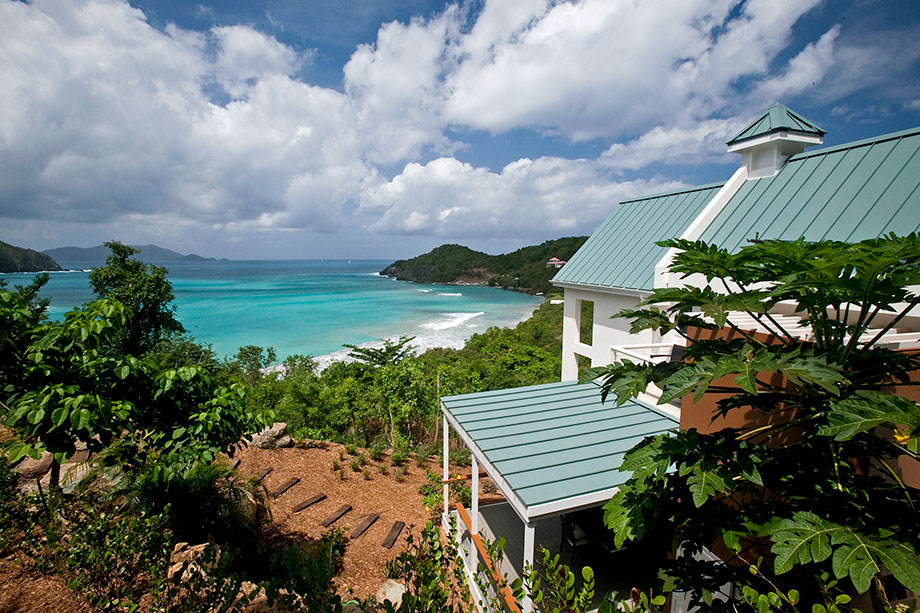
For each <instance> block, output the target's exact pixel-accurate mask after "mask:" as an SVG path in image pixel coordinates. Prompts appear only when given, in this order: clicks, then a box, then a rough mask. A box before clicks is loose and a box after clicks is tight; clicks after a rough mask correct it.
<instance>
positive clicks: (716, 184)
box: [619, 181, 725, 204]
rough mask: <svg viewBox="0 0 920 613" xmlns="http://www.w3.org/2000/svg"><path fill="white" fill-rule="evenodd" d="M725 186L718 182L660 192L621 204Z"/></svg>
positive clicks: (722, 182)
mask: <svg viewBox="0 0 920 613" xmlns="http://www.w3.org/2000/svg"><path fill="white" fill-rule="evenodd" d="M723 185H725V181H716V182H715V183H707V184H705V185H696V186H694V187H685V188H683V189H675V190H673V191H670V192H660V193H657V194H649V195H648V196H639V197H638V198H630V199H629V200H620V202H619V204H628V203H630V202H639V201H640V200H655V199H656V198H664V197H665V196H676V195H678V194H689V193H690V192H700V191H703V190H704V189H712V188H714V187H722V186H723Z"/></svg>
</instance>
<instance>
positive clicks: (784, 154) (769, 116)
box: [726, 102, 825, 179]
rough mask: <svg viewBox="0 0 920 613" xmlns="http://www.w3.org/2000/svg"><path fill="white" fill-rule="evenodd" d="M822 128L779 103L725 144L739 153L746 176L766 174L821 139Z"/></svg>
mask: <svg viewBox="0 0 920 613" xmlns="http://www.w3.org/2000/svg"><path fill="white" fill-rule="evenodd" d="M824 134H825V132H824V130H822V129H821V128H819V127H818V126H817V125H815V124H814V123H812V122H811V121H809V120H807V119H805V118H804V117H802V116H801V115H799V114H798V113H796V112H795V111H792V110H790V109H789V108H787V107H785V106H783V105H782V104H780V103H779V102H777V103H776V104H774V105H773V106H771V107H770V108H769V109H768V110H767V111H766V112H765V113H764V114H763V115H761V116H760V117H758V118H757V119H756V120H754V121H753V122H751V124H750V125H749V126H747V127H746V128H745V129H743V130H742V131H741V132H740V133H739V134H738V135H737V136H735V138H733V139H731V140H730V141H728V143H726V144H727V145H728V152H729V153H740V154H741V156H742V158H741V165H742V166H746V167H747V169H748V178H749V179H756V178H760V177H770V176H773V175H775V174H776V173H777V172H779V169H780V168H782V166H783V164H784V163H785V162H786V160H788V159H789V158H790V157H792V156H793V155H795V154H796V153H801V152H802V151H804V150H805V147H808V146H810V145H820V144H821V143H823V142H824Z"/></svg>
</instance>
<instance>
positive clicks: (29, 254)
mask: <svg viewBox="0 0 920 613" xmlns="http://www.w3.org/2000/svg"><path fill="white" fill-rule="evenodd" d="M43 270H61V267H60V266H58V263H57V262H55V261H54V258H52V257H51V256H48V255H45V254H44V253H41V252H39V251H35V250H33V249H25V248H23V247H16V246H15V245H9V244H7V243H4V242H2V241H0V272H41V271H43Z"/></svg>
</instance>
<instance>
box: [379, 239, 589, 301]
mask: <svg viewBox="0 0 920 613" xmlns="http://www.w3.org/2000/svg"><path fill="white" fill-rule="evenodd" d="M587 238H588V237H586V236H570V237H566V238H557V239H555V240H551V241H546V242H545V243H541V244H539V245H533V246H531V247H523V248H521V249H518V250H517V251H513V252H511V253H506V254H502V255H489V254H488V253H483V252H481V251H474V250H472V249H470V248H469V247H464V246H463V245H441V246H440V247H437V248H435V249H433V250H431V251H430V252H428V253H426V254H424V255H420V256H417V257H414V258H411V259H408V260H398V261H396V262H393V263H392V264H390V265H389V266H387V267H386V268H384V269H383V270H382V271H380V274H382V275H387V276H389V277H395V278H397V279H399V280H401V281H414V282H416V283H461V284H469V285H495V286H501V287H503V288H505V289H514V290H518V291H525V292H529V293H539V292H543V293H546V292H549V291H550V290H551V289H552V285H550V282H549V280H550V279H552V278H553V277H554V276H555V274H556V273H557V272H558V270H557V269H556V268H547V267H546V262H547V260H549V259H550V258H553V257H555V258H559V259H560V260H568V259H569V258H571V257H572V255H573V254H574V253H575V252H576V251H578V248H579V247H581V246H582V244H584V242H585V241H586V240H587Z"/></svg>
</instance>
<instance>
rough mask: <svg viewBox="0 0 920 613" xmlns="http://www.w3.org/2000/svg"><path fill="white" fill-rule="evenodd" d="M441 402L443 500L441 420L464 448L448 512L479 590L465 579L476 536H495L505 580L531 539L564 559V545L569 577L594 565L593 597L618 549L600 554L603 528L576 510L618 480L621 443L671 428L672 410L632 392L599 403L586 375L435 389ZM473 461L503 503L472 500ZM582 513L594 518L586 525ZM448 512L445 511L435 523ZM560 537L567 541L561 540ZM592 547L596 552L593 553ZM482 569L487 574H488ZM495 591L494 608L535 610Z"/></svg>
mask: <svg viewBox="0 0 920 613" xmlns="http://www.w3.org/2000/svg"><path fill="white" fill-rule="evenodd" d="M441 406H442V412H443V417H444V458H445V464H444V479H445V485H444V499H445V500H447V499H448V495H447V493H448V487H449V485H448V483H446V481H447V480H448V478H449V475H448V473H447V470H448V469H447V463H446V458H447V457H448V428H452V429H453V430H454V431H455V432H456V434H457V435H458V436H459V437H460V439H461V440H462V441H463V442H464V444H465V445H466V446H467V447H468V448H469V449H470V451H471V455H472V464H473V466H472V469H473V470H472V480H473V484H472V486H473V487H472V493H473V499H472V504H471V509H470V512H469V513H467V512H466V510H465V509H458V510H457V511H455V513H456V517H457V520H458V521H456V522H455V525H456V529H455V530H456V531H455V534H454V536H455V538H457V539H458V541H459V542H460V544H461V546H462V547H463V548H464V556H463V557H464V561H465V563H466V572H467V576H468V578H469V579H470V584H471V590H472V591H473V593H474V596H476V597H479V598H481V597H482V596H484V594H481V593H480V590H479V587H478V586H477V582H476V581H474V580H473V578H474V576H476V573H477V572H478V571H477V568H478V566H479V563H480V562H481V561H482V560H481V558H482V550H483V547H482V542H481V539H482V538H486V539H488V540H490V541H494V540H496V539H497V538H499V537H503V538H505V541H506V545H505V555H504V563H503V565H502V567H501V568H497V569H495V570H496V571H498V573H500V574H503V575H506V576H507V577H508V578H509V581H510V580H512V579H514V578H516V577H518V576H520V573H521V571H522V569H524V568H527V567H533V566H534V565H535V562H536V559H535V554H536V552H537V550H538V548H539V546H541V545H542V546H545V547H546V548H547V549H549V550H550V551H553V552H557V551H558V550H559V548H560V545H563V549H564V551H563V555H562V556H561V561H562V562H564V563H569V561H570V557H571V556H572V550H574V557H573V558H572V563H571V566H572V568H573V571H575V572H576V575H577V576H578V575H579V571H580V569H581V567H582V566H585V565H589V566H592V568H594V570H595V582H596V586H595V594H596V598H597V599H598V600H599V599H600V598H601V597H602V596H603V595H604V593H606V591H607V589H608V588H609V587H613V586H614V585H615V578H616V574H617V571H616V568H615V566H616V565H615V564H613V562H612V561H613V560H615V558H616V557H618V556H617V555H616V554H611V553H610V551H609V550H610V549H612V547H611V546H610V543H609V542H607V543H605V542H603V540H604V539H605V538H607V537H609V539H610V540H611V541H612V534H610V533H609V532H605V531H604V530H603V529H602V528H601V529H598V528H597V525H598V524H599V517H597V512H594V513H593V514H592V513H591V512H590V511H587V512H586V510H589V509H592V508H597V507H599V506H600V505H603V504H604V503H605V502H606V501H607V500H609V499H610V497H611V496H612V495H613V494H614V493H615V492H616V490H617V487H618V486H619V485H621V484H622V483H624V482H625V481H626V479H627V478H628V476H629V475H628V474H627V473H622V472H620V471H619V467H620V464H621V463H622V461H623V456H624V455H625V452H626V451H627V450H629V449H630V448H631V447H633V446H634V445H635V444H636V443H638V442H639V441H641V440H642V439H643V438H645V437H646V436H650V435H654V434H658V433H661V432H667V431H669V430H673V429H676V428H677V426H678V417H677V415H675V414H671V413H669V412H666V411H664V410H662V409H660V408H658V407H655V406H653V405H651V404H647V403H644V402H642V401H639V400H633V401H630V402H627V403H626V404H624V405H622V406H620V407H617V406H615V403H614V402H613V401H610V402H606V403H602V402H601V398H600V388H599V387H598V386H597V385H596V384H593V383H584V384H579V383H576V382H564V383H551V384H546V385H538V386H530V387H523V388H516V389H508V390H499V391H494V392H482V393H477V394H466V395H463V396H451V397H446V398H442V399H441ZM480 470H482V471H483V472H484V473H485V474H486V475H488V477H489V478H490V479H491V480H492V482H493V483H494V484H495V485H496V487H497V488H498V489H499V491H500V492H501V493H502V495H503V496H504V497H505V500H506V501H507V504H502V505H490V506H488V507H485V506H484V507H482V508H480V507H479V500H478V492H479V483H478V481H479V473H480ZM592 515H593V516H594V517H595V518H596V519H597V521H596V522H595V521H594V520H591V521H590V526H589V525H588V524H589V519H590V518H591V517H592ZM573 518H574V521H573ZM449 519H450V518H449V515H448V514H447V513H445V515H444V525H445V527H446V526H448V525H449V524H450V521H449ZM578 522H580V523H583V524H585V526H584V528H586V529H582V526H580V525H578ZM573 524H574V525H576V526H577V528H574V529H573ZM589 531H590V532H591V534H590V535H589V536H588V538H587V539H586V538H585V536H586V533H588V532H589ZM564 534H566V535H568V539H566V538H563V536H564ZM579 535H580V536H579ZM477 541H479V543H478V544H477ZM583 541H589V542H583ZM570 544H571V547H572V550H570V549H568V548H567V546H569V545H570ZM587 545H590V547H589V546H587ZM601 554H603V555H605V556H606V557H603V558H599V557H598V556H599V555H601ZM490 574H492V575H493V577H492V579H494V578H495V576H494V575H495V573H490ZM482 583H483V582H482V581H481V580H480V581H479V582H478V584H482ZM493 583H494V581H493ZM503 600H504V604H505V607H504V608H506V609H509V610H512V611H514V610H520V611H525V612H530V611H533V610H535V609H534V605H533V603H532V602H530V601H529V600H528V599H527V598H525V599H524V600H523V601H522V602H520V603H516V602H514V601H513V599H512V598H510V597H509V595H508V594H505V595H504V598H503Z"/></svg>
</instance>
